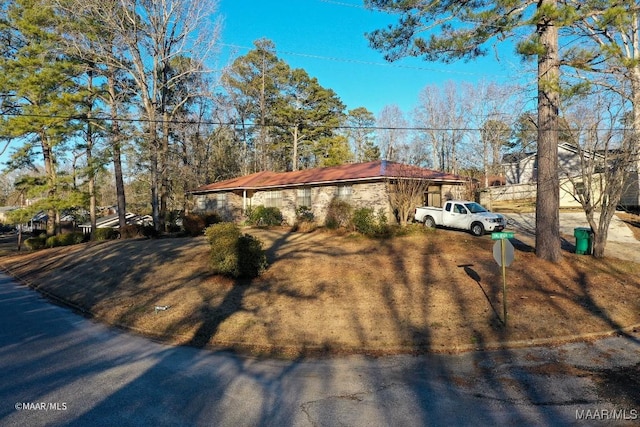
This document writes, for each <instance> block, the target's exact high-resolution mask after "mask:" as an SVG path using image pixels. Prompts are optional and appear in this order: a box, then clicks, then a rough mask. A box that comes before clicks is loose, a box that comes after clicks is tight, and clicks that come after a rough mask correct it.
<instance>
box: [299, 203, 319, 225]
mask: <svg viewBox="0 0 640 427" xmlns="http://www.w3.org/2000/svg"><path fill="white" fill-rule="evenodd" d="M314 220H315V216H314V215H313V211H312V210H311V208H310V207H309V206H298V207H297V208H296V221H298V222H313V221H314Z"/></svg>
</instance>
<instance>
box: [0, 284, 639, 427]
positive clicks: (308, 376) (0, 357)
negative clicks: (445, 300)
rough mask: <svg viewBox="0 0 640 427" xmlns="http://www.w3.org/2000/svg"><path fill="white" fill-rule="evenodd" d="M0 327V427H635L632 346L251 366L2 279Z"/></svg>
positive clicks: (635, 345)
mask: <svg viewBox="0 0 640 427" xmlns="http://www.w3.org/2000/svg"><path fill="white" fill-rule="evenodd" d="M0 325H1V329H0V375H1V376H0V378H1V380H0V425H2V426H40V425H53V426H56V425H72V426H119V427H123V426H140V425H154V426H163V425H167V426H194V425H202V426H209V425H211V426H254V425H255V426H289V425H293V426H337V425H347V426H386V425H394V426H396V425H403V426H423V425H638V424H640V393H638V390H640V372H639V371H638V368H639V366H640V365H639V361H640V339H639V337H640V334H638V333H636V332H630V333H629V334H625V335H622V336H616V337H613V338H607V339H603V340H599V341H597V342H595V343H592V344H588V343H574V344H565V345H563V346H560V347H557V348H544V347H541V348H530V349H519V350H509V349H504V350H500V351H492V352H483V351H476V352H470V353H466V354H462V355H426V356H394V357H384V358H367V357H361V356H354V357H340V358H331V359H322V360H296V361H284V360H258V359H253V358H246V357H240V356H237V355H232V354H229V353H225V352H210V351H205V350H197V349H193V348H186V347H170V346H166V345H162V344H159V343H155V342H152V341H149V340H147V339H144V338H142V337H138V336H134V335H131V334H129V333H125V332H122V331H118V330H113V329H109V328H106V327H104V326H102V325H100V324H98V323H96V322H93V321H91V320H88V319H85V318H83V317H81V316H78V315H76V314H75V313H73V312H71V311H70V310H68V309H66V308H62V307H59V306H56V305H53V304H51V303H49V302H48V301H46V300H44V299H42V298H40V297H39V295H38V294H37V293H36V292H35V291H32V290H30V289H28V288H25V287H22V286H19V285H17V284H15V283H14V282H13V281H12V280H11V279H9V278H8V277H6V276H0ZM639 332H640V331H639ZM634 378H635V379H634Z"/></svg>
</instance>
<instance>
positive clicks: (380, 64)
mask: <svg viewBox="0 0 640 427" xmlns="http://www.w3.org/2000/svg"><path fill="white" fill-rule="evenodd" d="M220 46H226V47H232V48H236V49H245V50H251V49H254V48H255V47H249V46H241V45H237V44H232V43H220ZM278 53H279V54H283V55H292V56H299V57H303V58H311V59H319V60H322V61H333V62H344V63H350V64H360V65H373V66H377V67H391V68H402V69H407V70H416V71H430V72H433V73H443V74H459V75H467V76H473V75H477V74H478V73H472V72H466V71H452V70H444V69H439V68H428V67H419V66H415V65H402V64H398V63H395V62H393V63H392V62H375V61H365V60H362V59H351V58H338V57H334V56H322V55H316V54H311V53H300V52H290V51H281V50H278Z"/></svg>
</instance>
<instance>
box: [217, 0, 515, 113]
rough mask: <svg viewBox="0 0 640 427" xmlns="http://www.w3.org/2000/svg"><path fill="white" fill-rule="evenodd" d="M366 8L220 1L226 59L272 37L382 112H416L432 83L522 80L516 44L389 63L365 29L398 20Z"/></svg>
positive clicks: (346, 2)
mask: <svg viewBox="0 0 640 427" xmlns="http://www.w3.org/2000/svg"><path fill="white" fill-rule="evenodd" d="M362 5H363V1H362V0H335V1H334V0H277V1H265V0H243V1H240V0H220V4H219V12H220V14H221V15H222V17H223V22H224V24H223V32H222V40H221V43H222V56H221V59H222V60H223V61H224V60H225V59H226V58H228V57H229V55H231V56H232V57H237V56H241V55H244V54H246V53H247V52H248V51H249V50H250V49H252V48H253V42H254V41H255V40H257V39H260V38H267V39H270V40H272V41H273V42H274V43H275V45H276V51H277V54H278V56H279V57H280V58H281V59H283V60H284V61H286V62H287V63H288V64H289V65H290V66H291V67H293V68H304V69H305V70H306V71H307V73H308V74H309V75H310V76H312V77H316V78H317V79H318V80H319V82H320V84H321V85H322V86H324V87H326V88H331V89H333V90H334V91H335V92H336V93H337V95H338V96H339V97H340V99H341V100H342V101H343V102H344V103H345V104H346V105H347V108H348V109H353V108H356V107H360V106H363V107H366V108H367V109H369V110H370V111H372V112H373V113H375V114H376V115H377V114H378V113H379V111H380V110H381V109H382V108H383V107H384V106H385V105H391V104H396V105H398V106H399V107H400V108H401V109H402V110H403V111H404V112H405V113H409V112H410V111H411V110H412V109H413V108H414V107H415V105H416V103H417V99H418V93H419V92H420V90H421V89H423V88H424V87H425V86H427V85H434V84H436V85H439V84H442V83H444V82H446V81H448V80H454V81H459V82H462V81H466V82H477V81H481V80H485V81H495V82H507V81H512V80H514V79H517V78H520V77H522V76H521V74H519V72H520V70H521V67H522V64H521V62H520V59H519V58H518V57H516V56H515V55H514V54H513V48H512V47H511V46H504V47H501V49H500V53H499V60H498V59H497V58H496V55H494V54H493V53H492V54H491V55H489V56H487V57H485V58H480V59H477V60H474V61H472V62H467V63H465V62H457V63H454V64H443V63H429V62H425V61H423V60H420V59H416V58H406V59H403V60H400V61H398V62H395V63H392V64H389V63H387V62H386V61H385V60H384V58H383V54H382V53H380V52H378V51H375V50H373V49H371V48H370V47H369V45H368V40H367V39H366V37H365V33H366V32H370V31H373V30H375V29H377V28H382V27H384V26H385V25H386V24H387V23H391V22H395V21H396V20H397V17H395V16H393V15H389V14H385V13H382V12H375V11H370V10H367V9H365V8H364V7H363V6H362Z"/></svg>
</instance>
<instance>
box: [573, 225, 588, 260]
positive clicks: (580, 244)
mask: <svg viewBox="0 0 640 427" xmlns="http://www.w3.org/2000/svg"><path fill="white" fill-rule="evenodd" d="M573 236H574V237H575V238H576V253H577V254H579V255H584V254H590V253H591V229H590V228H588V227H577V228H574V229H573Z"/></svg>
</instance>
